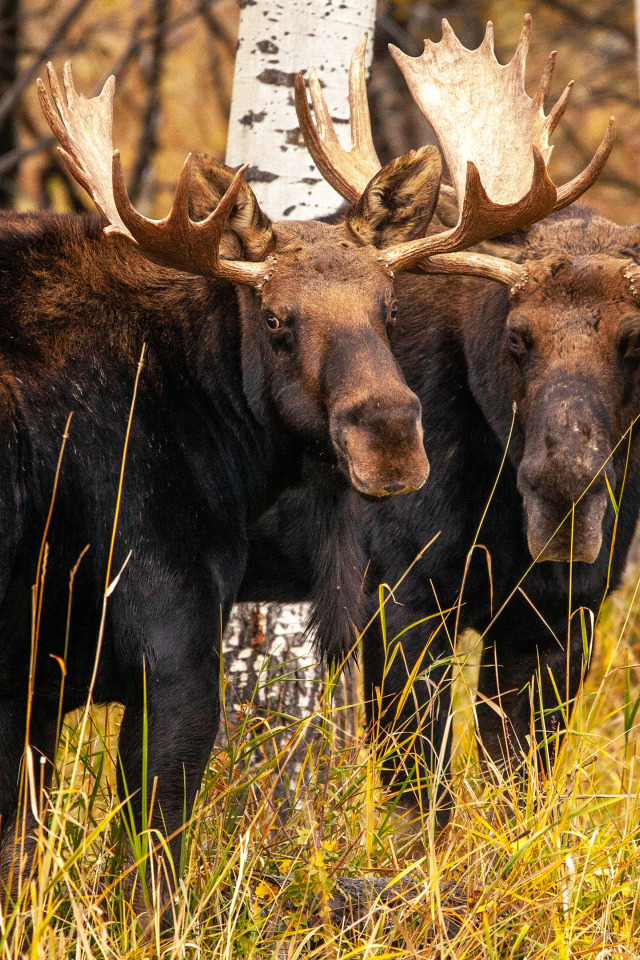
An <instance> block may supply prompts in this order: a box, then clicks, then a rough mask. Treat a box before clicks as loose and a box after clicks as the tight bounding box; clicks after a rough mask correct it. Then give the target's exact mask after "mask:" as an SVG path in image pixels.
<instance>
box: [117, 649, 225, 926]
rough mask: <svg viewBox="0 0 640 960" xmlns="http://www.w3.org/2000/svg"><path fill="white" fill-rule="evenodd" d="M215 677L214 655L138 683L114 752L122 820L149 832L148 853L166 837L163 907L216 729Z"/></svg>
mask: <svg viewBox="0 0 640 960" xmlns="http://www.w3.org/2000/svg"><path fill="white" fill-rule="evenodd" d="M209 646H211V643H210V644H209ZM176 659H177V658H176ZM218 671H219V658H218V656H217V654H215V655H214V654H213V653H212V652H211V651H210V652H209V655H208V656H203V658H202V659H201V660H200V661H199V662H197V663H194V662H191V663H190V664H188V665H185V664H184V663H178V662H176V664H175V672H174V674H173V675H172V676H169V677H167V676H164V677H159V676H158V675H157V674H156V673H155V672H154V671H153V670H150V671H149V672H148V674H147V677H146V683H145V682H144V681H143V680H142V678H140V682H139V683H138V684H137V685H136V687H135V689H134V690H133V691H132V692H131V694H130V695H129V697H128V700H127V704H126V707H125V713H124V719H123V722H122V727H121V730H120V739H119V748H118V753H119V762H118V790H119V793H120V797H121V799H124V798H126V797H129V801H128V805H127V808H126V809H125V814H124V815H125V817H126V818H128V817H129V812H130V813H131V814H132V816H133V822H134V827H135V833H136V834H137V835H138V837H141V835H142V831H143V830H144V828H145V826H146V827H147V829H150V830H151V831H152V832H151V833H150V834H149V835H148V841H147V842H148V846H147V849H150V848H152V847H155V848H156V850H158V851H160V853H161V846H160V845H159V843H158V832H160V833H161V834H162V835H163V836H164V837H167V838H168V846H169V850H170V852H171V857H172V860H173V864H166V863H164V865H163V864H162V862H161V858H160V860H157V861H156V864H157V865H158V866H159V869H160V874H159V877H158V879H159V883H160V886H161V891H162V892H161V904H162V906H165V905H166V902H167V894H170V893H171V890H172V888H173V875H174V872H175V874H176V875H177V874H178V872H179V870H180V852H181V845H182V830H181V828H182V826H183V824H184V822H185V817H187V818H188V817H189V816H190V814H191V810H192V807H193V803H194V800H195V797H196V794H197V791H198V788H199V786H200V783H201V781H202V776H203V774H204V771H205V767H206V765H207V761H208V759H209V757H210V755H211V751H212V749H213V743H214V740H215V737H216V733H217V731H218V724H219V720H220V699H219V676H218ZM145 691H146V692H145ZM145 730H146V745H145ZM145 755H146V770H145V769H144V766H145V763H144V760H145ZM143 784H144V787H145V790H143ZM145 791H146V794H145ZM143 803H144V804H145V806H146V810H144V809H143ZM149 814H150V816H149ZM133 852H134V854H135V853H136V851H135V849H134V851H133ZM148 877H149V875H148V873H147V880H148ZM143 900H144V893H143V891H142V889H141V887H140V886H137V888H136V893H135V902H136V906H138V907H140V908H142V905H143ZM147 905H148V904H147Z"/></svg>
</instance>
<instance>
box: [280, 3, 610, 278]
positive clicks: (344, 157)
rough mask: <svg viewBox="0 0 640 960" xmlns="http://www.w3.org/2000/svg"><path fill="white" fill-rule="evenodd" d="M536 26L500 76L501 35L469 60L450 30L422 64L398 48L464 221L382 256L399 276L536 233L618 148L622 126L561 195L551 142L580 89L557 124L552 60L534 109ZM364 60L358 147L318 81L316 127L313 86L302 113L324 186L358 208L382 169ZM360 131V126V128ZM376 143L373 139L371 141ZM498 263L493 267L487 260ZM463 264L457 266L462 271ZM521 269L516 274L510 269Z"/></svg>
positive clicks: (527, 24) (472, 264) (356, 85)
mask: <svg viewBox="0 0 640 960" xmlns="http://www.w3.org/2000/svg"><path fill="white" fill-rule="evenodd" d="M530 31H531V17H530V16H529V15H528V14H527V16H525V18H524V25H523V28H522V33H521V35H520V40H519V42H518V46H517V49H516V52H515V55H514V57H513V59H512V61H511V62H510V63H509V64H507V65H506V66H501V64H499V63H498V61H497V60H496V58H495V55H494V51H493V25H492V24H491V23H488V24H487V29H486V33H485V37H484V40H483V42H482V44H481V45H480V47H478V49H477V50H473V51H471V50H467V49H466V48H465V47H463V46H462V44H461V43H460V41H459V40H458V39H457V37H456V36H455V34H454V32H453V30H452V29H451V27H450V25H449V24H448V23H447V21H446V20H444V21H443V24H442V40H441V41H440V42H439V43H432V42H431V41H426V42H425V49H424V53H423V54H422V56H421V57H416V58H413V57H408V56H406V55H405V54H403V53H401V52H400V51H399V50H398V49H397V48H396V47H393V46H390V50H391V54H392V56H393V57H394V59H395V61H396V63H397V64H398V66H399V67H400V69H401V71H402V73H403V75H404V77H405V80H406V81H407V85H408V86H409V89H410V91H411V94H412V96H413V98H414V100H415V101H416V103H417V104H418V105H419V107H420V109H421V110H422V112H423V113H424V115H425V117H426V118H427V119H428V120H429V122H430V123H431V125H432V126H433V128H434V130H435V132H436V134H437V136H438V139H439V141H440V144H441V146H442V150H443V152H444V155H445V158H446V160H447V163H448V165H449V169H450V171H451V176H452V179H453V185H454V190H455V194H456V198H457V202H458V209H459V211H460V214H459V219H458V223H457V224H456V226H455V227H453V228H452V229H451V230H447V231H444V232H442V233H438V234H432V235H430V236H428V237H422V238H419V239H417V240H412V241H409V242H406V243H401V244H398V245H397V246H395V247H392V248H387V249H385V250H384V251H383V257H384V260H385V262H386V263H387V265H388V266H389V268H390V269H395V270H407V269H410V268H412V267H415V265H416V264H418V263H420V261H422V260H423V259H424V258H425V257H431V256H433V255H435V254H445V253H452V252H457V251H460V250H463V249H464V248H467V247H470V246H473V245H474V244H476V243H479V242H480V241H481V240H488V239H491V238H492V237H496V236H499V235H500V234H502V233H506V232H509V231H512V230H516V229H518V228H520V227H523V226H526V225H528V224H531V223H534V222H535V221H536V220H540V219H542V218H543V217H545V216H547V215H548V214H549V213H552V212H553V211H554V210H560V209H562V207H565V206H567V205H568V204H569V203H572V202H573V201H574V200H576V199H577V198H578V197H579V196H580V195H581V194H582V193H584V191H585V190H587V189H588V187H589V186H591V184H592V183H593V182H594V180H595V179H596V178H597V177H598V175H599V174H600V172H601V170H602V168H603V166H604V164H605V162H606V160H607V158H608V156H609V153H610V152H611V148H612V146H613V141H614V137H615V132H614V124H613V118H611V120H610V122H609V127H608V129H607V132H606V134H605V137H604V139H603V141H602V143H601V144H600V147H599V148H598V150H597V151H596V154H595V155H594V157H593V159H592V160H591V163H590V164H589V165H588V166H587V167H586V168H585V170H584V171H583V172H582V173H581V174H579V176H577V177H575V178H574V179H573V180H572V181H570V183H568V184H566V185H565V186H563V187H561V188H560V189H557V188H556V187H555V185H554V184H553V183H552V181H551V180H550V178H549V176H548V173H547V163H548V162H549V158H550V156H551V151H552V147H551V146H550V145H549V136H550V135H551V133H552V132H553V130H554V129H555V127H556V125H557V124H558V122H559V120H560V118H561V117H562V115H563V113H564V111H565V109H566V107H567V103H568V100H569V96H570V93H571V87H572V84H569V86H568V87H567V88H566V89H565V91H564V93H563V94H562V96H561V97H560V99H559V100H558V102H557V104H556V106H555V107H554V108H553V110H552V111H551V113H550V114H549V116H545V114H544V110H543V107H544V103H545V100H546V97H547V94H548V91H549V87H550V83H551V77H552V74H553V67H554V63H555V54H553V53H552V54H551V55H550V57H549V58H548V60H547V64H546V67H545V70H544V73H543V75H542V79H541V81H540V85H539V88H538V92H537V94H536V96H535V98H534V99H531V98H530V97H529V96H528V95H527V93H526V91H525V88H524V72H525V61H526V55H527V51H528V47H529V35H530ZM365 42H366V38H365V41H363V42H362V44H361V45H360V47H359V48H358V49H357V50H356V53H355V54H354V58H353V61H352V67H351V71H350V101H351V105H352V111H353V109H354V104H355V105H356V107H357V116H358V120H357V124H356V130H357V133H354V134H353V141H354V147H353V149H352V150H351V151H345V150H343V149H342V147H340V146H339V144H338V143H337V138H336V136H335V132H334V130H333V127H332V125H331V120H330V117H329V113H328V110H327V108H326V104H325V102H324V99H323V97H322V93H321V92H320V89H319V86H318V85H317V80H313V77H312V78H311V79H310V88H311V95H312V101H313V105H314V110H315V112H316V124H315V125H314V123H313V120H312V118H311V114H310V111H309V106H308V104H307V99H306V94H305V91H304V82H303V80H302V77H301V76H299V77H298V78H297V81H296V108H297V110H298V118H299V122H300V127H301V130H302V132H303V135H304V137H305V142H306V144H307V148H308V150H309V152H310V153H311V155H312V157H313V159H314V161H315V162H316V165H317V166H318V167H319V169H320V170H321V172H322V173H323V176H325V178H326V179H328V180H329V182H330V183H331V184H332V185H333V186H334V187H335V188H336V189H337V190H338V192H339V193H340V194H341V195H342V196H343V197H345V199H347V200H350V201H351V202H353V200H354V198H357V197H358V196H359V194H360V193H361V192H362V189H363V187H362V183H363V180H365V181H366V180H368V179H370V178H371V176H372V175H373V174H374V173H375V172H377V169H379V166H377V167H376V168H375V169H374V163H377V158H376V159H375V161H374V159H373V157H375V154H373V157H372V156H371V153H370V152H369V151H368V150H367V148H366V147H365V148H363V147H362V144H364V143H365V140H366V139H367V138H365V136H364V135H363V133H362V129H361V128H362V118H363V117H364V116H368V112H366V90H365V86H364V71H363V63H364V43H365ZM352 125H353V122H352ZM368 137H369V138H370V133H369V135H368ZM481 256H482V255H479V254H474V255H473V257H472V259H470V260H469V268H470V269H469V271H468V272H469V273H470V274H474V275H478V271H479V270H481V271H482V272H481V275H482V276H488V275H489V273H490V268H489V265H488V264H487V263H484V261H483V262H482V263H481V262H480V259H479V258H481ZM488 259H494V258H488ZM454 263H455V265H454ZM446 265H447V258H445V257H444V256H441V257H438V260H437V261H434V262H429V264H421V267H420V269H421V270H424V271H425V272H438V273H446V272H456V273H461V272H464V261H463V259H462V255H460V254H458V255H457V256H456V258H455V261H453V260H451V267H452V269H451V271H448V270H447V269H446ZM511 267H515V265H513V264H512V265H511ZM496 272H497V274H498V276H496V277H495V279H499V280H500V281H501V282H507V281H506V280H505V277H506V276H507V275H508V274H510V273H513V271H510V270H509V269H508V268H507V267H504V268H503V267H500V268H499V269H498V270H497V271H496Z"/></svg>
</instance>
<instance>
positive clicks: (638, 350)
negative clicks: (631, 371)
mask: <svg viewBox="0 0 640 960" xmlns="http://www.w3.org/2000/svg"><path fill="white" fill-rule="evenodd" d="M618 351H619V353H620V357H621V358H622V359H623V360H626V361H627V362H628V363H631V364H634V365H636V364H638V363H640V330H637V329H636V330H627V331H625V332H624V333H623V334H622V335H621V336H620V340H619V341H618Z"/></svg>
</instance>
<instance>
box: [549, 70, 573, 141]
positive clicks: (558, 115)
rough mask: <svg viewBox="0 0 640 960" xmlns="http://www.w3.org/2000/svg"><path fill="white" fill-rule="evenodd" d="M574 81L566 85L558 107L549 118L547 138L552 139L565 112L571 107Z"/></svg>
mask: <svg viewBox="0 0 640 960" xmlns="http://www.w3.org/2000/svg"><path fill="white" fill-rule="evenodd" d="M573 83H574V82H573V80H570V81H569V83H568V84H567V85H566V87H565V88H564V90H563V91H562V93H561V94H560V96H559V97H558V101H557V103H556V105H555V106H554V107H553V109H552V111H551V113H550V114H549V116H548V117H547V136H548V137H550V136H551V134H552V133H553V131H554V130H555V128H556V127H557V126H558V124H559V123H560V121H561V120H562V118H563V117H564V114H565V110H566V109H567V107H568V106H569V100H570V99H571V94H572V92H573Z"/></svg>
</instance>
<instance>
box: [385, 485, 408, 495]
mask: <svg viewBox="0 0 640 960" xmlns="http://www.w3.org/2000/svg"><path fill="white" fill-rule="evenodd" d="M384 489H385V492H386V493H389V494H391V493H402V491H403V490H406V486H405V484H404V483H388V484H387V485H386V487H385V488H384Z"/></svg>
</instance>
